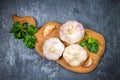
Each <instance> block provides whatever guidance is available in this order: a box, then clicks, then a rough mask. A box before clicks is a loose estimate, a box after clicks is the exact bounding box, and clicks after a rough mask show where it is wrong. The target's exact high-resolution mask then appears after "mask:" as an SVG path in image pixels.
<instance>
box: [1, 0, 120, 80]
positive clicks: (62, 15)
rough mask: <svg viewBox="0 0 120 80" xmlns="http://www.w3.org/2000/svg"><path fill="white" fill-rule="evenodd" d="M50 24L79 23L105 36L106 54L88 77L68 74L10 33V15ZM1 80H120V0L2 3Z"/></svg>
mask: <svg viewBox="0 0 120 80" xmlns="http://www.w3.org/2000/svg"><path fill="white" fill-rule="evenodd" d="M12 14H17V15H20V16H27V15H30V16H33V17H34V18H35V19H36V21H37V27H40V26H41V25H43V24H44V23H45V22H47V21H57V22H60V23H64V22H65V21H67V20H77V21H79V22H81V23H82V24H83V25H84V26H85V27H87V28H89V29H92V30H95V31H97V32H99V33H101V34H103V35H104V37H105V39H106V51H105V54H104V55H103V57H102V59H101V61H100V63H99V65H98V67H97V68H96V69H95V70H94V71H92V72H90V73H87V74H78V73H74V72H71V71H68V70H66V69H64V68H63V67H61V66H60V65H59V64H57V63H55V62H52V61H49V60H46V59H44V58H42V57H41V56H39V55H38V54H37V52H36V51H35V50H34V49H33V50H31V49H28V48H26V47H25V46H24V44H22V41H21V40H16V39H14V37H13V34H10V33H9V31H10V28H11V27H12V19H11V15H12ZM0 34H1V35H0V80H119V79H120V76H119V74H120V0H6V1H5V0H0Z"/></svg>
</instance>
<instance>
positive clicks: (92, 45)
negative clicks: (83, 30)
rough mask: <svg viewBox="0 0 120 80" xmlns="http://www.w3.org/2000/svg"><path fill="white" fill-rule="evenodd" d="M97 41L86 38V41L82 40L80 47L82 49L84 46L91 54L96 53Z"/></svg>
mask: <svg viewBox="0 0 120 80" xmlns="http://www.w3.org/2000/svg"><path fill="white" fill-rule="evenodd" d="M98 44H99V43H98V40H97V39H94V38H91V37H90V38H87V39H84V40H83V41H82V42H81V43H80V45H81V46H82V47H84V46H86V47H87V49H88V50H89V51H90V52H93V53H97V52H98V48H99V46H98Z"/></svg>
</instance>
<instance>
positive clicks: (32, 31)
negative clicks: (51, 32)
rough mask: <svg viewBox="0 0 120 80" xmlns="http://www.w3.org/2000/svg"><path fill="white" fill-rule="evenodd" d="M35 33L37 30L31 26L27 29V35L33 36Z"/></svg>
mask: <svg viewBox="0 0 120 80" xmlns="http://www.w3.org/2000/svg"><path fill="white" fill-rule="evenodd" d="M36 32H37V29H36V28H35V27H34V26H32V25H30V26H29V27H28V33H29V34H31V35H32V34H35V33H36Z"/></svg>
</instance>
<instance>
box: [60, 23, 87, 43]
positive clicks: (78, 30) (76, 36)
mask: <svg viewBox="0 0 120 80" xmlns="http://www.w3.org/2000/svg"><path fill="white" fill-rule="evenodd" d="M84 32H85V31H84V28H83V25H82V24H81V23H79V22H77V21H67V22H66V23H64V24H63V25H62V26H61V27H60V31H59V35H60V39H61V40H62V41H65V42H67V43H68V44H73V43H76V42H78V41H80V40H81V39H82V37H83V36H84Z"/></svg>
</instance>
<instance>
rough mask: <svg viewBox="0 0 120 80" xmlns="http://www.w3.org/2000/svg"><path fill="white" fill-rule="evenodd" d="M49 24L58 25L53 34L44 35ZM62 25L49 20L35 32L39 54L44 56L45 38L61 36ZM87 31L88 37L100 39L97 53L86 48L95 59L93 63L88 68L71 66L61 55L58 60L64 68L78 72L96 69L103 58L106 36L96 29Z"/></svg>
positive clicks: (36, 47)
mask: <svg viewBox="0 0 120 80" xmlns="http://www.w3.org/2000/svg"><path fill="white" fill-rule="evenodd" d="M48 25H53V26H55V27H56V29H55V30H54V31H53V32H52V33H51V34H49V36H46V37H44V36H43V32H44V28H45V27H46V26H48ZM60 27H61V24H60V23H57V22H47V23H45V24H44V25H43V26H42V27H41V28H40V29H39V30H38V32H37V33H36V34H35V36H36V38H37V43H36V44H35V49H36V51H37V52H38V54H40V55H41V56H44V55H43V45H44V42H45V40H47V39H49V38H53V37H57V38H60V37H59V29H60ZM85 31H86V33H87V34H88V37H92V38H95V39H97V40H98V41H99V50H98V52H97V53H96V54H95V53H92V52H89V51H88V50H87V49H86V48H85V49H86V51H87V53H88V55H89V57H91V58H92V60H93V64H92V65H91V66H90V67H88V68H85V67H82V66H81V65H79V66H76V67H73V66H70V65H68V63H67V62H66V61H65V60H64V58H63V57H61V58H60V59H59V60H57V61H56V62H57V63H59V64H60V65H61V66H63V67H64V68H66V69H68V70H70V71H73V72H78V73H88V72H91V71H92V70H93V69H95V68H96V67H97V65H98V63H99V61H100V59H101V56H102V55H103V53H104V50H105V39H104V37H103V36H102V35H101V34H99V33H97V32H95V31H92V30H89V29H85ZM64 44H65V43H64ZM65 45H66V44H65Z"/></svg>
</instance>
